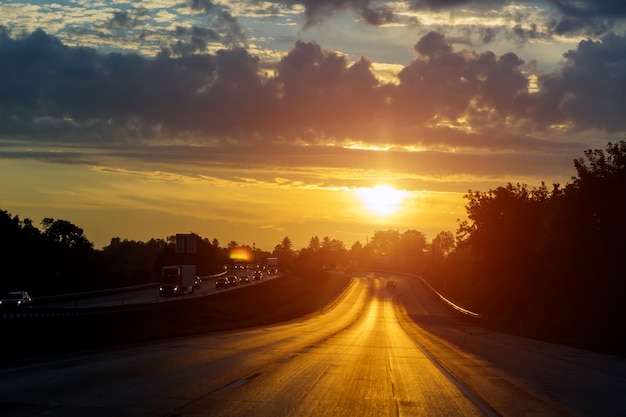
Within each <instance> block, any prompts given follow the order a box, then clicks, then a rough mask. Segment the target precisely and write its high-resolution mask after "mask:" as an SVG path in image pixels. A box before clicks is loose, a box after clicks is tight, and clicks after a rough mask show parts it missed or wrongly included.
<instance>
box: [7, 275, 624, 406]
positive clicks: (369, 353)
mask: <svg viewBox="0 0 626 417" xmlns="http://www.w3.org/2000/svg"><path fill="white" fill-rule="evenodd" d="M389 278H393V279H395V280H396V281H397V282H398V288H397V289H387V288H386V285H385V284H386V282H387V280H388V279H389ZM322 311H323V312H322V313H321V314H320V313H319V312H318V314H312V315H310V316H308V317H303V318H300V319H297V320H292V321H289V322H285V323H281V324H277V325H272V326H263V327H258V328H252V329H245V330H237V331H228V332H219V333H207V334H204V335H197V336H193V337H185V338H176V339H169V340H162V341H155V342H150V343H142V344H136V345H131V346H125V347H117V348H109V349H102V350H92V351H84V352H80V353H73V354H71V355H62V356H54V357H45V358H32V359H30V360H26V361H21V362H18V363H14V364H11V365H7V366H5V367H4V368H3V369H2V370H0V415H2V416H40V415H45V416H52V417H54V416H85V417H88V416H164V417H174V416H190V417H192V416H260V417H269V416H273V417H275V416H333V417H337V416H351V417H352V416H376V417H380V416H394V417H397V416H481V415H487V416H498V415H502V416H525V415H533V416H576V415H593V416H617V415H625V413H626V400H625V399H624V398H623V397H624V395H623V393H624V392H626V391H625V390H624V388H626V385H625V383H626V364H625V361H624V359H623V358H614V357H609V356H604V355H596V354H593V353H589V352H584V351H579V350H576V349H571V348H565V347H562V346H555V345H549V344H545V343H540V342H535V341H531V340H528V339H521V338H514V337H510V336H507V335H503V334H498V333H493V332H487V331H486V330H484V329H481V328H480V327H477V326H476V325H474V324H471V323H469V324H468V323H467V322H465V321H463V320H459V319H457V318H456V317H455V316H453V315H451V314H450V313H449V312H448V311H447V310H446V309H444V308H442V306H441V304H439V303H437V302H436V301H435V299H434V297H433V296H432V294H430V293H429V292H428V291H427V290H426V287H425V286H424V285H423V284H421V283H420V282H419V281H418V280H411V279H408V278H406V277H400V276H390V275H388V274H374V273H363V274H362V275H360V276H357V277H355V278H354V280H353V281H352V284H351V285H350V287H349V288H348V289H347V290H346V291H345V293H343V294H342V296H341V297H340V299H338V300H337V301H336V302H335V303H334V304H333V305H332V306H329V307H327V308H325V309H323V310H322Z"/></svg>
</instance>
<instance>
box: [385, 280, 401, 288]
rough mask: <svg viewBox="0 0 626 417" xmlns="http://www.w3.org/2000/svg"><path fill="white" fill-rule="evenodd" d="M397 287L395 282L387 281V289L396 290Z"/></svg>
mask: <svg viewBox="0 0 626 417" xmlns="http://www.w3.org/2000/svg"><path fill="white" fill-rule="evenodd" d="M397 286H398V284H396V282H395V281H387V288H396V287H397Z"/></svg>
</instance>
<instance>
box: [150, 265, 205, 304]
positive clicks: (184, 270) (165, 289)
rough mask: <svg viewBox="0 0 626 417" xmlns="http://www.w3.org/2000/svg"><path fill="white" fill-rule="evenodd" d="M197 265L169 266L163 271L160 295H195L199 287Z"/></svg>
mask: <svg viewBox="0 0 626 417" xmlns="http://www.w3.org/2000/svg"><path fill="white" fill-rule="evenodd" d="M198 284H199V281H198V277H197V276H196V266H195V265H168V266H164V267H163V270H162V271H161V280H160V286H159V295H160V296H161V297H164V296H166V295H183V294H185V293H192V294H193V293H194V292H195V290H196V288H198V287H199V285H198Z"/></svg>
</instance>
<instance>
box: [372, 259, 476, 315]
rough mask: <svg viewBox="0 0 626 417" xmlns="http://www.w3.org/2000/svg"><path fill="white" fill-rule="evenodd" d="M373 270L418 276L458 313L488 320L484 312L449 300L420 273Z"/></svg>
mask: <svg viewBox="0 0 626 417" xmlns="http://www.w3.org/2000/svg"><path fill="white" fill-rule="evenodd" d="M373 271H377V272H389V273H393V274H398V275H406V276H410V277H412V278H418V279H419V280H420V281H422V282H423V283H424V285H426V286H427V287H428V288H429V289H430V290H431V291H432V292H433V293H434V294H435V295H436V296H437V297H439V299H440V300H441V301H443V303H444V304H446V305H447V306H448V307H450V308H451V309H453V310H455V311H456V312H458V313H461V314H463V315H465V316H468V317H472V318H475V319H478V320H487V315H485V314H482V313H476V312H473V311H470V310H468V309H466V308H463V307H461V306H459V305H457V304H455V303H453V302H452V301H450V300H448V299H447V298H446V297H445V296H443V295H442V294H441V293H440V292H439V291H437V290H436V289H435V288H433V286H432V285H430V283H428V281H426V280H425V279H424V278H423V277H422V276H420V275H415V274H411V273H408V272H401V271H393V270H387V269H384V270H383V269H377V270H373Z"/></svg>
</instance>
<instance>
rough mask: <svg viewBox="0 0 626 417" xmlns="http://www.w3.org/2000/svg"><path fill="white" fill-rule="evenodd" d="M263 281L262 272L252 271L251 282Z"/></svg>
mask: <svg viewBox="0 0 626 417" xmlns="http://www.w3.org/2000/svg"><path fill="white" fill-rule="evenodd" d="M262 280H263V272H261V271H254V273H253V274H252V281H262Z"/></svg>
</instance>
